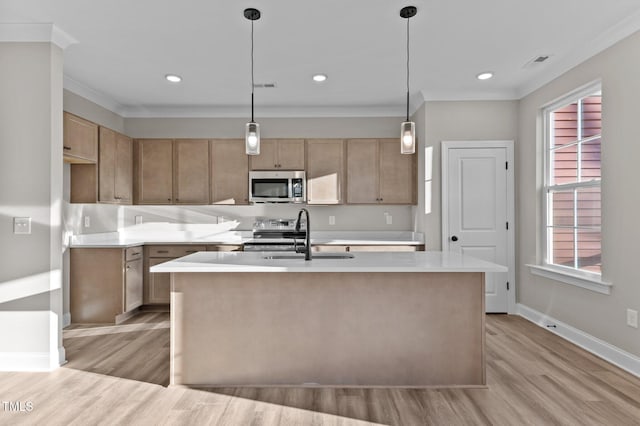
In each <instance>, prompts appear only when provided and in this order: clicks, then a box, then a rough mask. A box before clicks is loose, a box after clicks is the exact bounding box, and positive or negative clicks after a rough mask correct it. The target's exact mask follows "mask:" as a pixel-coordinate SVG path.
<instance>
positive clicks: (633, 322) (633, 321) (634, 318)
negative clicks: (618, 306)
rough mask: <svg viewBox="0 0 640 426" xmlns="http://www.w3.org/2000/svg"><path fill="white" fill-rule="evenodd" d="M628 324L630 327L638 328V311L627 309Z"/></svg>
mask: <svg viewBox="0 0 640 426" xmlns="http://www.w3.org/2000/svg"><path fill="white" fill-rule="evenodd" d="M627 325H628V326H629V327H633V328H638V311H636V310H633V309H627Z"/></svg>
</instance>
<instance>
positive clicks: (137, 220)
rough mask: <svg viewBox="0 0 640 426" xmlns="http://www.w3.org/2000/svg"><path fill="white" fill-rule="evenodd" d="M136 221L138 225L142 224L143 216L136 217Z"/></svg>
mask: <svg viewBox="0 0 640 426" xmlns="http://www.w3.org/2000/svg"><path fill="white" fill-rule="evenodd" d="M135 221H136V225H140V224H142V216H141V215H137V216H135Z"/></svg>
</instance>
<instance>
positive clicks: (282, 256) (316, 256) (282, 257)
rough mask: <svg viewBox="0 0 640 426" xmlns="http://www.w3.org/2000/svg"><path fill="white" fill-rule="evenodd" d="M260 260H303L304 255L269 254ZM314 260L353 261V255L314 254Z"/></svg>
mask: <svg viewBox="0 0 640 426" xmlns="http://www.w3.org/2000/svg"><path fill="white" fill-rule="evenodd" d="M262 258H263V259H267V260H295V259H300V260H304V254H270V255H268V256H263V257H262ZM316 259H353V255H352V254H351V253H316V254H314V255H313V256H312V258H311V260H316Z"/></svg>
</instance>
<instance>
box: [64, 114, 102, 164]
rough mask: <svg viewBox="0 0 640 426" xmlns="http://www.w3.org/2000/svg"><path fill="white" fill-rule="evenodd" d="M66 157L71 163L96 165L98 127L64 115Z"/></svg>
mask: <svg viewBox="0 0 640 426" xmlns="http://www.w3.org/2000/svg"><path fill="white" fill-rule="evenodd" d="M63 140H64V142H63V149H64V157H65V160H66V161H68V162H70V163H75V162H77V163H95V162H96V161H97V160H98V125H97V124H95V123H92V122H90V121H87V120H85V119H82V118H80V117H77V116H75V115H73V114H69V113H68V112H65V113H64V139H63Z"/></svg>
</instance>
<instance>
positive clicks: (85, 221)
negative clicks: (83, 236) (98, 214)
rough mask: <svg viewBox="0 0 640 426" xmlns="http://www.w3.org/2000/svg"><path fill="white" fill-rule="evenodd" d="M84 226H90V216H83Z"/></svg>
mask: <svg viewBox="0 0 640 426" xmlns="http://www.w3.org/2000/svg"><path fill="white" fill-rule="evenodd" d="M84 227H85V228H90V227H91V218H90V217H89V216H85V217H84Z"/></svg>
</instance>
